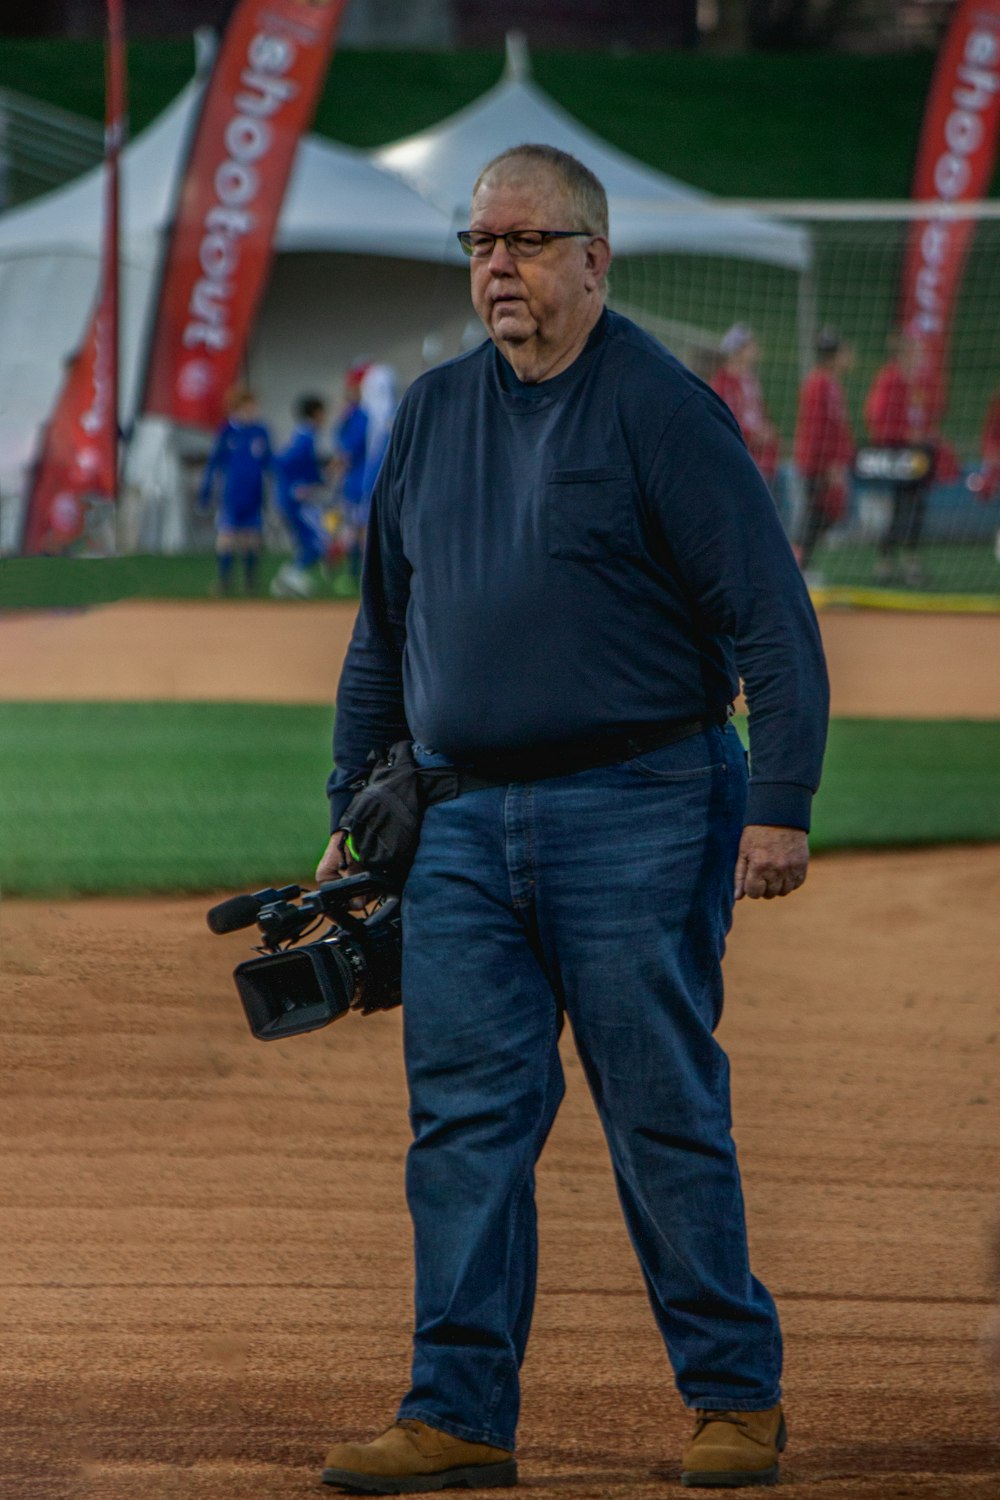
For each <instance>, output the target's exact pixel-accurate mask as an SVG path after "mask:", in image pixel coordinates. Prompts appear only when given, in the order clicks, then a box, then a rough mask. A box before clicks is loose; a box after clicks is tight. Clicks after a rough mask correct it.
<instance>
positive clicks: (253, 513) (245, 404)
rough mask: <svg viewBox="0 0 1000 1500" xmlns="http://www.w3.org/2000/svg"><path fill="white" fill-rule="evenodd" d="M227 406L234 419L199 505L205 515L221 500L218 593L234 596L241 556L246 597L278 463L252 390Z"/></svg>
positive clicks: (252, 587)
mask: <svg viewBox="0 0 1000 1500" xmlns="http://www.w3.org/2000/svg"><path fill="white" fill-rule="evenodd" d="M226 406H227V410H228V411H229V418H228V420H227V421H226V422H224V423H223V425H222V426H221V427H220V428H219V431H218V433H217V435H216V439H215V442H214V444H213V446H212V451H211V453H210V454H209V458H208V463H207V464H206V466H205V473H204V475H203V476H202V481H201V489H200V491H199V494H198V500H199V504H200V506H201V508H202V509H203V510H208V509H210V507H211V505H212V503H213V501H217V506H218V508H217V510H216V519H215V553H216V558H217V561H218V570H219V573H218V582H217V590H218V592H219V593H220V594H228V593H229V592H230V591H231V589H232V579H233V562H234V559H235V558H236V556H237V555H239V557H240V558H241V559H242V561H243V580H244V586H245V589H246V592H247V593H248V594H253V593H255V592H256V589H257V565H258V562H259V559H260V551H261V546H262V543H263V533H264V476H265V474H266V473H267V470H268V469H269V468H270V467H271V464H272V462H273V456H272V453H271V436H270V433H269V432H268V430H267V428H266V427H265V426H264V424H263V422H261V421H260V417H259V409H258V406H257V398H256V396H255V395H254V393H253V391H251V390H250V389H249V387H247V386H235V387H234V388H233V390H232V391H230V393H229V396H228V397H227V400H226ZM220 491H221V493H220Z"/></svg>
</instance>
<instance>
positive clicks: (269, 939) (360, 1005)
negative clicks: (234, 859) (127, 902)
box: [208, 871, 402, 1042]
mask: <svg viewBox="0 0 1000 1500" xmlns="http://www.w3.org/2000/svg"><path fill="white" fill-rule="evenodd" d="M362 905H363V907H364V909H363V910H358V907H359V906H362ZM352 907H353V908H355V910H353V911H352V909H351V908H352ZM324 921H326V922H328V923H329V926H328V928H327V930H326V931H325V932H324V934H323V936H322V937H321V938H317V939H316V940H315V941H314V942H311V943H303V944H302V946H301V947H296V946H295V945H296V944H297V943H299V942H300V941H301V939H302V938H304V937H308V936H310V935H311V934H312V933H313V932H315V931H317V929H318V928H319V927H320V926H321V925H322V923H323V922H324ZM255 922H256V924H257V926H258V927H259V928H260V932H261V936H262V938H263V941H262V942H261V943H260V945H259V946H258V950H257V951H258V952H259V953H260V954H261V957H260V958H250V959H247V960H246V961H245V962H244V963H241V964H237V966H236V968H235V969H234V970H233V978H234V979H235V980H236V988H237V990H238V992H239V997H240V999H241V1000H242V1002H243V1009H244V1011H245V1012H246V1018H247V1020H248V1021H249V1023H250V1030H251V1031H252V1032H253V1034H254V1036H255V1037H259V1038H260V1040H261V1041H262V1042H272V1041H275V1040H276V1039H278V1038H281V1037H286V1036H298V1035H299V1033H300V1032H305V1031H316V1030H318V1028H319V1027H320V1026H329V1024H330V1022H331V1021H336V1020H338V1019H339V1018H340V1017H341V1016H342V1015H344V1014H346V1012H347V1011H349V1010H360V1011H361V1013H362V1015H370V1014H371V1012H372V1011H374V1010H391V1009H392V1008H393V1006H395V1005H399V1004H400V1001H401V995H400V968H401V960H402V924H401V922H400V913H399V894H398V892H397V891H394V890H392V889H390V887H389V886H388V885H387V884H386V883H385V881H384V880H381V879H379V878H378V876H375V875H369V874H368V873H366V872H363V871H362V872H360V873H358V874H357V875H348V876H346V877H345V878H344V879H343V880H331V881H328V882H326V883H325V884H323V885H321V886H320V887H319V890H316V891H302V890H301V889H300V888H299V887H298V886H297V885H286V886H284V887H283V888H282V889H281V890H272V889H268V890H265V891H256V892H255V893H254V894H253V895H246V896H233V897H232V898H231V899H230V900H229V901H222V902H220V904H219V905H218V906H213V907H212V909H211V911H210V912H209V913H208V925H209V927H210V928H211V930H212V931H213V932H214V933H218V934H221V933H224V932H236V931H238V930H239V929H240V928H241V927H252V926H253V924H254V923H255Z"/></svg>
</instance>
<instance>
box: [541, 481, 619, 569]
mask: <svg viewBox="0 0 1000 1500" xmlns="http://www.w3.org/2000/svg"><path fill="white" fill-rule="evenodd" d="M545 507H546V531H547V541H548V551H549V556H550V557H559V558H567V559H570V560H572V561H575V562H598V561H600V560H601V559H602V558H606V557H609V556H622V555H626V556H635V555H636V554H637V553H638V551H639V517H638V504H637V496H636V493H635V487H634V482H633V477H632V470H631V469H630V468H629V467H628V466H627V465H624V464H623V465H613V464H609V465H606V466H605V467H604V468H595V469H556V470H555V471H554V472H553V473H552V474H551V475H550V476H549V482H548V484H547V486H546V494H545Z"/></svg>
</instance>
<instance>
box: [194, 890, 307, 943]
mask: <svg viewBox="0 0 1000 1500" xmlns="http://www.w3.org/2000/svg"><path fill="white" fill-rule="evenodd" d="M301 894H302V890H301V887H300V886H297V885H286V886H282V888H281V890H280V891H276V890H274V889H273V888H271V887H269V888H268V889H267V890H266V891H254V893H253V895H252V896H251V895H245V896H230V898H229V900H228V901H220V902H219V904H218V906H213V907H212V908H211V910H210V911H209V912H208V915H207V917H206V921H207V922H208V925H209V928H210V930H211V931H212V932H214V933H215V935H216V936H217V937H221V936H222V934H223V933H226V932H238V931H239V930H240V928H241V927H252V926H253V924H254V923H255V922H256V920H257V918H258V917H259V916H260V913H261V911H262V910H263V908H264V907H265V906H271V905H273V903H274V902H276V901H292V900H294V899H295V897H296V896H301Z"/></svg>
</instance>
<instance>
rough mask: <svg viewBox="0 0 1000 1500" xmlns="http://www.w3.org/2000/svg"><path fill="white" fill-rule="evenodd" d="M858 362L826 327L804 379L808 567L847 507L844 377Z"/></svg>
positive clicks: (800, 434)
mask: <svg viewBox="0 0 1000 1500" xmlns="http://www.w3.org/2000/svg"><path fill="white" fill-rule="evenodd" d="M853 364H854V351H853V349H851V348H850V346H849V345H847V344H844V343H842V342H841V338H840V335H839V334H838V333H837V332H836V331H835V330H834V329H832V328H823V329H821V330H820V333H819V335H818V337H817V339H816V364H815V365H814V367H813V369H812V370H810V372H809V374H808V375H807V376H806V378H805V380H804V381H803V383H802V389H801V390H800V392H799V409H798V416H797V419H796V423H795V462H796V464H797V465H798V469H799V473H800V474H801V475H802V478H803V480H804V481H805V487H806V510H805V516H804V519H803V523H802V533H801V539H800V541H799V565H800V567H801V568H802V571H803V572H804V573H805V572H806V571H807V570H808V569H809V565H810V563H811V561H812V556H813V553H814V551H815V549H816V546H817V544H818V543H819V542H820V540H821V539H822V538H823V537H824V536H825V535H826V533H827V532H828V531H829V529H830V527H831V526H835V525H836V523H837V522H838V521H840V520H842V519H843V517H844V513H845V511H846V509H847V476H848V470H849V465H850V463H851V460H852V458H853V457H854V438H853V436H852V434H851V424H850V421H849V420H848V416H847V403H846V401H845V399H844V388H843V385H842V384H841V379H842V377H843V376H844V375H846V373H847V371H848V370H849V369H850V368H851V366H852V365H853ZM811 581H812V582H814V583H818V582H819V581H820V580H819V579H818V578H815V579H812V580H811Z"/></svg>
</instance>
